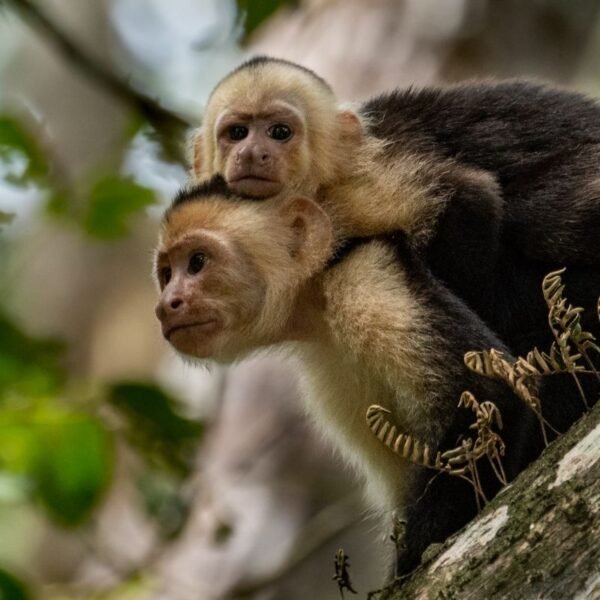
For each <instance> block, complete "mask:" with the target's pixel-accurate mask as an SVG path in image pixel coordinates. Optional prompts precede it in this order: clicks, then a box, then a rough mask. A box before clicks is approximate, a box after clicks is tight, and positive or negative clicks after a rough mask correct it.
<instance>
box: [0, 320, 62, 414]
mask: <svg viewBox="0 0 600 600" xmlns="http://www.w3.org/2000/svg"><path fill="white" fill-rule="evenodd" d="M62 350H63V346H62V345H61V344H60V343H59V342H57V341H56V340H48V339H36V338H33V337H30V336H28V335H27V334H25V333H24V332H23V331H21V329H20V328H19V327H18V326H17V325H15V324H14V323H13V322H12V321H11V320H10V319H9V318H8V316H6V315H4V314H2V312H0V406H1V405H2V398H3V397H4V396H5V395H6V393H7V392H8V391H13V392H16V393H18V394H20V395H22V396H26V397H39V396H45V395H48V394H53V393H56V391H57V390H58V389H59V387H60V386H61V384H62V383H63V381H64V373H63V371H62V369H61V368H60V366H59V361H60V359H61V358H62Z"/></svg>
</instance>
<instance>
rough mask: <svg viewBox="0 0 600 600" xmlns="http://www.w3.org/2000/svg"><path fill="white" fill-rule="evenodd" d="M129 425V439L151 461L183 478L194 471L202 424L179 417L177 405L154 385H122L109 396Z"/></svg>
mask: <svg viewBox="0 0 600 600" xmlns="http://www.w3.org/2000/svg"><path fill="white" fill-rule="evenodd" d="M109 400H110V402H111V403H112V405H113V406H114V407H115V408H117V409H118V410H119V412H121V414H122V415H123V416H124V417H125V419H126V420H127V422H128V424H129V431H128V432H129V437H130V439H131V440H132V442H133V443H134V444H136V445H137V446H138V447H139V448H140V450H142V451H143V452H144V453H145V454H146V455H147V456H148V457H149V458H150V459H151V460H153V461H154V462H158V463H160V464H162V465H163V466H166V467H167V468H171V469H173V470H174V471H176V472H177V473H179V474H180V475H186V474H187V473H188V472H189V470H190V469H191V467H192V464H193V460H194V452H195V449H196V446H197V443H198V441H199V439H200V437H201V435H202V433H203V431H204V426H203V424H202V423H199V422H197V421H193V420H191V419H186V418H185V417H182V416H180V415H179V414H177V402H176V401H175V400H174V399H173V398H171V397H170V396H168V395H167V394H165V393H164V392H163V391H162V390H160V389H159V388H158V387H156V386H154V385H147V384H143V383H131V382H123V383H118V384H115V385H114V386H113V387H112V390H111V392H110V395H109Z"/></svg>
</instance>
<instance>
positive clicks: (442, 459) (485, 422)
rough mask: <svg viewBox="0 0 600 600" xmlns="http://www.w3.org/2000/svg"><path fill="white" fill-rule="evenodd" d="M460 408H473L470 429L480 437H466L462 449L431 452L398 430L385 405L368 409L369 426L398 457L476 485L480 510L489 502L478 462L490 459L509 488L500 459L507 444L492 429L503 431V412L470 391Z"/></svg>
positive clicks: (427, 447) (415, 439)
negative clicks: (482, 483)
mask: <svg viewBox="0 0 600 600" xmlns="http://www.w3.org/2000/svg"><path fill="white" fill-rule="evenodd" d="M458 405H459V406H464V407H466V408H470V409H471V410H472V411H473V412H474V413H475V418H476V420H475V422H474V423H473V424H472V425H471V426H470V429H473V430H474V431H475V432H476V433H477V437H476V438H475V439H473V438H471V437H466V438H464V439H463V440H462V441H461V443H460V445H459V446H457V447H456V448H452V449H450V450H447V451H445V452H441V451H440V450H437V449H432V448H431V446H429V445H428V444H425V443H424V442H422V441H420V440H418V439H417V438H415V437H414V436H412V435H408V434H406V433H402V432H400V431H398V429H397V427H396V425H394V424H392V423H391V422H390V421H389V420H388V418H387V417H386V415H389V414H391V413H390V411H389V410H388V409H387V408H384V407H383V406H379V405H377V404H372V405H371V406H369V408H368V409H367V424H368V426H369V428H370V430H371V431H372V432H373V434H374V435H375V436H376V437H377V439H379V440H380V441H381V442H382V443H383V444H384V445H385V446H386V447H387V448H389V449H390V450H392V452H394V453H395V454H397V455H398V456H401V457H402V458H404V459H406V460H409V461H410V462H412V463H414V464H417V465H420V466H422V467H427V468H428V469H435V470H437V471H440V472H442V473H446V474H448V475H453V476H456V477H460V478H462V479H464V480H465V481H468V482H469V483H470V484H471V485H472V486H473V489H474V491H475V499H476V501H477V506H478V508H479V509H481V502H482V501H483V502H484V503H485V502H487V501H488V498H487V497H486V495H485V492H484V490H483V487H482V485H481V480H480V477H479V471H478V469H477V461H479V460H480V459H482V458H483V457H487V459H488V461H489V463H490V465H491V467H492V470H493V471H494V473H495V475H496V477H498V479H499V480H500V482H501V483H502V484H503V485H506V475H505V473H504V468H503V467H502V458H501V457H502V456H504V452H505V445H504V442H503V441H502V438H501V437H500V436H499V435H498V434H497V433H496V432H495V431H493V429H492V426H496V427H498V428H499V429H501V428H502V420H501V417H500V411H499V410H498V407H497V406H496V405H495V404H494V403H493V402H481V403H479V402H478V401H477V400H476V399H475V397H474V396H473V394H471V393H470V392H463V394H462V395H461V397H460V401H459V404H458Z"/></svg>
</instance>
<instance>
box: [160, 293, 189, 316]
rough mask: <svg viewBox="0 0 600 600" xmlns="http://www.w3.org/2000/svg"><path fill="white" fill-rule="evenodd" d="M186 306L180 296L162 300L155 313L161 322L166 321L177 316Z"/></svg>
mask: <svg viewBox="0 0 600 600" xmlns="http://www.w3.org/2000/svg"><path fill="white" fill-rule="evenodd" d="M183 306H184V302H183V299H182V298H180V297H178V296H171V297H167V298H161V300H160V301H159V302H158V304H157V305H156V308H155V309H154V312H155V313H156V316H157V317H158V319H159V320H160V321H162V320H164V319H165V318H166V317H168V316H169V315H173V314H176V313H177V312H179V310H180V309H181V308H182V307H183Z"/></svg>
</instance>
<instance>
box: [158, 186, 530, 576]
mask: <svg viewBox="0 0 600 600" xmlns="http://www.w3.org/2000/svg"><path fill="white" fill-rule="evenodd" d="M336 238H337V234H336V232H335V226H334V225H333V223H332V219H331V218H330V216H329V215H328V214H327V213H326V212H325V211H324V210H323V209H322V208H321V207H320V206H319V204H317V203H316V202H314V201H312V200H310V199H308V198H306V197H303V196H298V195H295V194H286V193H284V194H282V195H279V196H276V197H273V198H270V199H266V200H263V201H260V202H256V201H253V200H248V199H243V198H240V197H238V196H236V195H234V194H233V193H232V192H231V191H230V190H229V189H228V188H227V187H226V184H225V182H224V181H223V180H222V179H221V178H220V177H216V178H213V179H212V180H210V181H208V182H206V183H204V184H200V185H196V186H194V187H191V188H189V189H187V190H184V191H182V192H181V193H180V194H179V195H178V197H177V198H176V199H175V201H174V202H173V204H172V206H171V207H170V209H169V210H168V211H167V212H166V214H165V216H164V219H163V224H162V233H161V236H160V241H159V244H158V248H157V252H156V258H155V274H156V281H157V283H158V286H159V288H160V299H159V302H158V304H157V307H156V314H157V316H158V318H159V319H160V321H161V325H162V331H163V335H164V337H165V338H166V339H167V340H168V341H169V342H170V343H171V344H172V346H173V347H174V348H175V349H176V350H178V351H179V352H180V353H182V354H183V355H186V356H188V357H192V358H196V359H201V360H204V359H212V360H216V361H219V362H224V363H229V362H231V361H234V360H237V359H239V358H242V357H244V356H245V355H247V354H248V353H250V352H252V351H254V350H256V349H261V348H267V347H272V346H279V347H284V348H286V349H287V350H288V351H289V352H292V353H294V354H296V355H298V356H299V357H300V359H301V361H302V362H303V363H304V373H303V375H304V377H303V379H304V383H305V387H306V390H305V392H306V393H305V397H306V403H307V408H308V411H309V413H311V414H312V416H313V417H314V420H315V421H316V423H317V424H318V425H319V426H320V427H321V428H322V429H323V430H324V432H325V433H326V434H327V436H328V437H329V438H331V439H332V441H333V442H334V444H335V445H337V447H338V448H339V449H340V451H341V454H342V455H343V457H344V458H346V459H347V460H348V461H349V462H350V463H351V464H352V465H353V466H354V467H355V468H356V470H357V471H358V473H359V474H360V475H361V476H362V478H363V479H364V480H365V483H366V486H367V488H366V489H367V493H368V497H369V499H370V501H371V504H372V506H373V507H374V508H375V509H378V510H379V511H381V512H382V513H385V514H386V515H387V516H388V517H389V515H390V514H391V513H392V511H398V512H399V513H400V515H401V517H402V518H404V519H405V520H406V530H405V539H404V549H403V550H402V551H401V552H400V553H399V557H398V573H407V572H409V571H411V570H412V569H413V568H414V567H415V566H416V565H417V564H418V562H419V559H420V556H421V554H422V552H423V551H424V549H425V548H426V547H427V546H428V545H429V544H430V543H432V542H441V541H443V540H444V539H446V537H447V536H448V535H450V534H451V533H453V532H454V531H456V530H457V529H459V528H460V527H461V526H462V525H464V524H465V523H466V522H467V521H468V520H469V519H470V518H472V517H473V516H474V515H475V514H476V512H477V504H476V499H475V496H474V493H473V488H472V487H471V485H470V484H469V483H468V482H466V481H465V480H464V479H461V478H459V477H454V476H450V475H446V474H440V473H436V472H435V471H432V470H430V469H426V468H425V467H423V466H418V465H416V464H414V463H413V462H410V461H408V460H406V459H405V458H402V457H399V456H397V455H396V454H394V453H392V452H390V451H389V450H388V449H387V448H386V447H385V446H384V445H383V444H382V443H381V441H380V440H379V439H378V438H377V437H375V436H374V435H373V434H372V433H371V431H370V429H369V427H368V426H367V423H366V421H365V414H366V412H367V408H368V407H369V405H370V404H373V403H375V404H379V405H381V406H383V407H384V408H385V409H387V410H389V411H390V413H391V415H390V418H391V419H393V421H394V422H395V423H396V425H397V426H398V428H399V429H400V430H401V431H403V432H406V433H409V434H410V435H412V436H414V438H416V439H417V440H419V441H420V442H421V444H426V445H427V446H428V448H429V449H430V450H433V451H434V452H435V450H437V449H440V450H447V449H450V448H454V447H455V446H456V445H457V444H459V443H460V440H461V439H464V438H465V437H469V436H470V435H471V433H472V430H470V429H469V425H470V423H471V422H472V421H473V420H474V419H473V415H472V413H471V412H470V411H468V410H466V409H464V408H457V402H458V399H459V397H460V395H461V392H463V391H464V390H465V389H468V390H470V391H471V392H472V393H474V394H475V396H476V397H477V398H478V399H479V400H480V401H483V400H488V399H493V401H494V402H495V403H496V404H497V406H498V407H499V409H500V410H501V413H502V420H503V422H504V428H503V430H502V436H503V438H504V441H505V443H506V455H505V456H504V458H503V464H504V469H505V471H506V475H507V477H508V479H512V478H513V477H514V476H515V475H516V474H517V473H518V472H519V471H520V470H521V469H522V468H523V467H524V466H525V465H526V464H527V462H528V461H529V460H530V459H531V457H532V451H535V449H534V448H533V439H534V438H535V433H534V432H535V429H536V428H537V423H534V421H535V419H534V418H533V413H532V412H531V411H530V410H529V409H528V408H527V407H526V406H525V404H524V403H523V402H522V401H521V400H519V399H518V398H516V397H515V396H514V395H513V393H512V391H511V390H510V389H509V388H508V387H507V386H506V385H505V384H504V383H503V382H500V381H496V380H491V379H486V378H483V377H480V376H477V375H475V374H474V373H472V372H471V371H469V370H468V369H467V368H466V367H465V365H464V362H463V355H464V353H465V352H466V351H468V350H478V349H487V348H490V347H495V348H498V349H500V350H503V351H504V352H507V353H508V349H507V348H506V347H505V346H504V345H503V344H502V342H501V341H500V340H499V339H498V338H497V337H496V336H495V335H494V334H493V333H492V332H491V331H490V329H489V328H488V327H487V326H486V325H485V324H484V323H483V322H482V321H481V319H480V318H479V317H478V316H477V315H476V314H475V313H474V312H472V311H471V310H470V309H469V308H468V307H467V306H466V304H465V303H463V302H462V301H461V300H459V299H458V298H457V297H456V296H455V295H454V294H451V293H450V292H449V291H448V290H447V288H446V287H445V286H444V285H442V284H440V283H439V282H438V281H437V279H435V278H433V277H432V276H431V274H430V272H429V270H428V269H427V267H426V265H425V264H424V263H423V261H422V260H421V259H420V258H419V256H418V255H417V254H416V253H415V252H414V251H413V250H412V248H411V245H410V244H409V243H408V240H407V236H405V235H402V234H396V235H395V236H394V239H393V241H390V240H389V239H387V238H386V237H385V236H381V237H380V238H373V239H371V240H364V243H356V244H354V245H353V248H352V250H348V252H347V253H346V255H345V257H344V258H343V259H342V260H336V261H332V260H331V256H332V254H333V253H334V252H335V249H336V243H337V241H336ZM405 450H406V452H411V453H412V452H417V453H420V454H423V455H424V453H425V452H426V451H425V448H424V446H420V447H417V446H414V447H412V448H411V449H406V448H405ZM427 452H429V450H428V451H427ZM406 456H408V455H407V454H406ZM412 458H413V460H414V458H415V457H414V455H413V457H412ZM480 462H481V463H486V464H485V465H483V466H482V467H481V469H480V478H481V483H482V487H483V489H484V490H485V493H486V494H487V495H488V496H491V495H493V494H494V493H495V492H496V491H497V490H498V487H499V483H498V480H497V478H496V477H495V476H494V474H493V473H492V471H491V468H490V465H489V463H488V461H487V460H483V461H480Z"/></svg>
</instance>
